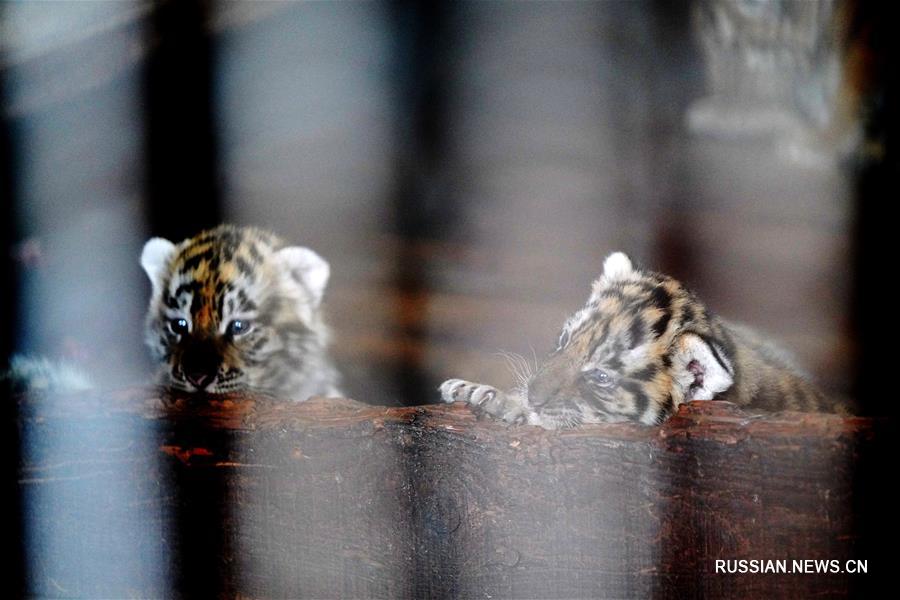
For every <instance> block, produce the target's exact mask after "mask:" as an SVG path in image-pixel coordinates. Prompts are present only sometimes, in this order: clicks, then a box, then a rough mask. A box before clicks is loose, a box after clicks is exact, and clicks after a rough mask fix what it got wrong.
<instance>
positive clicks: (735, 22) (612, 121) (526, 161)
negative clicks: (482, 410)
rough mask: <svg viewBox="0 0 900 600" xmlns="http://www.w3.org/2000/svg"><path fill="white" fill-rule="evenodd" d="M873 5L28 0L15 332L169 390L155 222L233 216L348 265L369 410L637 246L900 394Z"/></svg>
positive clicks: (342, 329) (737, 309)
mask: <svg viewBox="0 0 900 600" xmlns="http://www.w3.org/2000/svg"><path fill="white" fill-rule="evenodd" d="M880 10H884V9H881V8H876V7H875V6H874V3H872V4H870V3H866V2H853V1H850V2H837V1H828V0H823V1H820V2H812V1H810V2H805V1H797V2H791V1H774V0H773V1H771V2H763V1H756V0H694V1H691V2H678V3H671V2H663V1H634V2H624V1H623V2H613V1H609V2H566V3H556V2H554V3H537V2H535V3H519V2H471V3H470V2H459V3H452V4H450V3H447V4H443V5H431V4H428V5H426V4H420V3H417V2H397V3H378V2H366V3H356V2H348V3H329V2H321V3H299V2H216V1H213V0H209V1H181V2H164V1H161V2H92V1H86V2H11V3H4V4H3V5H2V6H0V27H2V28H0V107H2V127H0V153H2V181H0V184H2V187H0V192H2V194H3V202H2V206H3V208H2V211H3V214H2V215H0V216H2V219H0V220H2V223H3V228H4V229H3V234H2V242H3V246H4V252H5V260H4V262H3V265H4V266H3V269H4V271H3V278H4V283H5V286H4V292H3V294H2V295H3V298H2V301H3V311H4V312H3V328H4V331H3V336H2V339H3V343H4V348H3V350H4V352H5V353H6V354H7V355H9V354H10V353H12V352H17V353H29V354H35V355H41V356H48V357H53V358H59V359H65V360H66V361H68V362H70V363H72V364H74V365H76V366H78V367H79V368H80V369H82V370H83V371H84V372H85V373H87V374H88V375H89V377H90V378H91V380H92V381H93V382H94V384H95V385H96V386H97V387H100V388H119V387H123V386H130V385H140V384H143V383H146V382H147V381H148V378H149V376H150V373H151V370H152V365H151V364H150V363H149V359H148V357H147V354H146V352H145V349H144V347H143V341H142V328H143V314H144V310H145V308H146V302H147V299H148V296H149V288H150V286H149V283H148V282H147V281H146V278H145V276H144V274H143V272H142V271H141V270H140V267H139V265H138V256H139V254H140V249H141V247H142V245H143V242H144V241H145V240H146V239H147V238H148V237H150V236H154V235H159V236H164V237H168V238H170V239H172V240H176V241H177V240H180V239H183V238H185V237H187V236H190V235H193V234H194V233H196V232H197V231H199V230H200V229H202V228H204V227H207V226H212V225H215V224H218V223H220V222H233V223H239V224H252V225H257V226H261V227H266V228H271V229H272V230H274V231H276V232H277V233H278V234H280V235H281V236H282V237H283V238H284V239H286V240H288V241H290V242H291V243H295V244H300V245H306V246H309V247H311V248H313V249H315V250H316V251H317V252H319V253H320V254H321V255H322V256H324V257H325V258H326V259H327V260H328V261H329V262H330V263H331V267H332V280H331V283H330V286H329V289H328V292H327V294H326V307H327V310H328V312H329V314H330V315H331V322H332V324H333V328H334V330H335V342H334V347H333V353H334V356H335V357H336V359H337V360H338V362H339V364H340V367H341V369H342V370H343V372H344V374H345V377H346V380H347V389H348V390H349V393H350V395H351V396H353V397H354V398H356V399H358V400H360V401H363V402H369V403H375V404H395V405H396V404H401V405H409V404H421V403H427V402H433V401H436V400H437V392H436V387H437V385H438V384H439V383H440V381H442V380H443V379H445V378H448V377H451V376H456V377H463V378H466V379H471V380H481V381H486V382H491V383H494V384H496V385H498V386H501V387H502V386H505V385H508V384H510V383H511V382H512V375H511V373H510V372H509V370H508V368H507V366H506V364H505V361H504V359H503V358H502V357H501V356H499V355H498V352H499V351H501V350H506V351H512V352H516V353H519V354H523V355H525V356H528V357H532V356H537V357H540V356H542V355H544V354H545V353H547V352H548V351H549V350H550V349H551V347H552V346H553V343H554V341H555V340H556V339H557V336H558V333H559V330H560V328H561V326H562V323H563V321H564V320H565V318H566V317H567V316H568V315H569V314H570V313H572V312H573V311H574V310H576V309H577V308H579V307H580V306H581V305H582V304H583V302H584V301H585V299H586V297H587V294H588V290H589V286H590V283H591V281H592V280H593V279H594V278H595V277H596V276H597V275H598V273H599V271H600V268H601V264H602V259H603V257H604V256H605V255H606V254H608V253H609V252H612V251H614V250H623V251H625V252H627V253H628V254H629V255H630V256H631V257H632V259H634V260H635V261H636V262H638V263H640V264H642V265H644V266H646V267H648V268H652V269H654V270H660V271H664V272H667V273H669V274H672V275H674V276H676V277H678V278H680V279H682V280H683V281H684V282H686V283H687V284H688V285H690V286H691V287H692V288H693V289H695V290H696V291H697V292H698V294H699V295H700V297H701V298H703V299H704V300H705V301H706V302H707V303H708V305H709V306H710V307H711V308H712V309H713V310H714V311H715V312H717V313H719V314H720V315H723V316H726V317H728V318H730V319H732V320H736V321H742V322H745V323H747V324H749V325H752V326H754V327H756V328H757V329H759V330H761V331H763V332H767V333H769V334H770V335H771V336H772V338H773V339H775V340H777V341H778V342H780V343H782V344H783V345H784V346H785V347H787V348H789V349H790V350H791V351H792V352H793V353H794V354H795V355H796V356H797V358H798V362H799V363H800V364H802V365H803V366H804V367H805V368H807V369H808V371H809V372H810V373H812V374H813V376H814V377H815V378H816V379H817V380H818V381H819V382H820V383H821V384H822V385H823V387H824V388H826V389H827V390H828V391H830V392H832V393H838V394H845V395H853V396H854V397H856V398H857V399H858V400H859V401H860V403H861V404H862V405H863V407H864V409H865V410H867V411H868V412H875V413H885V412H889V413H892V412H893V411H894V410H895V409H894V408H893V406H891V405H888V404H887V403H886V402H884V401H886V398H880V397H877V395H876V393H877V390H878V387H877V386H878V385H879V383H880V382H881V381H882V380H881V379H880V378H879V376H880V375H881V374H882V373H884V372H888V371H886V370H885V369H889V368H890V367H889V366H888V365H887V360H888V356H889V354H886V353H885V352H883V351H881V350H880V349H879V342H880V341H881V340H883V339H884V338H885V336H886V334H889V333H892V331H893V328H894V323H895V322H896V319H893V318H892V317H890V316H889V317H888V318H887V319H885V314H892V312H893V309H892V307H891V306H890V305H887V306H886V305H885V302H886V301H887V302H890V301H891V299H892V294H891V293H888V294H887V295H885V294H884V287H883V286H884V279H883V278H884V276H885V273H886V272H887V273H889V272H890V267H889V265H887V264H886V263H885V262H884V261H885V260H886V258H887V254H886V253H885V251H884V249H883V247H882V246H884V245H886V242H887V240H889V239H890V237H889V234H888V233H887V232H886V231H885V228H886V227H887V226H888V225H887V223H888V222H889V221H890V219H889V217H887V210H888V207H889V206H890V204H891V202H892V201H893V200H894V199H895V198H896V194H895V191H896V188H895V187H894V181H895V175H894V174H895V173H896V170H895V169H894V168H893V167H892V165H893V162H892V158H893V155H892V154H891V153H890V146H889V144H888V141H889V140H890V139H892V138H891V136H890V135H889V133H890V132H891V131H892V125H893V122H892V121H890V122H889V113H888V111H887V106H888V105H889V100H890V97H891V95H890V92H892V88H891V87H890V84H891V83H892V81H888V78H887V75H886V73H887V68H886V63H887V42H886V37H887V32H886V29H887V26H886V25H885V22H886V19H885V18H884V15H882V14H879V13H878V12H877V11H880ZM885 311H887V313H886V312H885ZM885 320H887V321H889V322H885ZM889 329H890V330H891V331H890V332H889V331H888V330H889ZM5 410H7V411H8V410H12V409H9V408H6V409H5ZM7 438H8V440H11V441H10V442H9V445H10V446H11V448H10V452H9V453H8V456H9V457H10V458H9V460H10V461H12V462H11V463H10V464H11V465H13V466H11V467H10V468H11V469H12V468H15V465H16V464H17V461H18V458H17V457H18V454H16V453H17V452H20V450H19V449H18V441H16V440H17V438H16V437H15V435H14V432H12V434H11V435H10V436H7ZM24 448H25V449H24V450H21V452H23V453H24V454H25V458H26V459H27V453H28V449H27V445H26V446H24ZM126 537H127V536H126ZM48 543H50V542H48ZM54 551H56V550H53V549H52V548H51V549H50V550H48V552H50V553H51V554H50V556H52V552H54ZM59 552H64V550H59ZM48 560H50V559H48ZM160 577H162V575H160Z"/></svg>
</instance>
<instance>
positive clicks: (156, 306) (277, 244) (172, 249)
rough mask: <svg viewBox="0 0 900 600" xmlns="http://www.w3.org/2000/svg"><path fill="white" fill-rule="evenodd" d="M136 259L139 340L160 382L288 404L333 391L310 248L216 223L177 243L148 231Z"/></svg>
mask: <svg viewBox="0 0 900 600" xmlns="http://www.w3.org/2000/svg"><path fill="white" fill-rule="evenodd" d="M141 265H142V266H143V268H144V270H145V271H146V272H147V276H148V277H149V278H150V282H151V284H152V287H153V291H152V295H151V299H150V306H149V309H148V311H147V320H146V341H147V345H148V346H149V347H150V350H151V352H152V354H153V356H154V357H155V358H156V359H157V360H158V361H159V362H160V363H161V365H162V368H161V378H162V381H163V383H165V384H167V385H169V386H171V387H173V388H176V389H180V390H185V391H189V392H196V391H205V392H209V393H214V394H221V393H229V392H235V391H240V390H257V391H263V392H266V393H270V394H272V395H276V396H278V397H281V398H285V399H291V400H295V401H302V400H306V399H307V398H309V397H310V396H313V395H325V396H340V395H341V392H340V390H339V388H338V380H339V376H338V372H337V370H336V369H335V367H334V366H333V364H332V362H331V360H330V359H329V357H328V353H327V346H328V341H329V331H328V328H327V327H326V325H325V323H324V321H323V319H322V310H321V300H322V294H323V292H324V290H325V285H326V284H327V281H328V276H329V267H328V263H326V262H325V261H324V260H323V259H322V258H321V257H319V256H318V255H317V254H316V253H315V252H313V251H312V250H309V249H307V248H301V247H288V246H285V245H284V243H283V242H282V241H281V240H280V239H278V238H277V237H276V236H275V235H274V234H272V233H269V232H267V231H262V230H259V229H255V228H249V227H248V228H242V227H235V226H231V225H222V226H220V227H217V228H215V229H211V230H209V231H204V232H202V233H200V234H199V235H197V236H195V237H193V238H190V239H187V240H184V241H183V242H181V243H180V244H177V245H175V244H172V243H171V242H169V241H168V240H164V239H161V238H153V239H151V240H150V241H148V242H147V243H146V245H145V246H144V251H143V253H142V255H141Z"/></svg>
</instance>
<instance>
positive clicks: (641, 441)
mask: <svg viewBox="0 0 900 600" xmlns="http://www.w3.org/2000/svg"><path fill="white" fill-rule="evenodd" d="M20 426H21V428H22V436H23V439H24V440H25V448H24V452H23V456H24V464H23V467H22V471H21V478H20V488H21V490H22V494H23V499H24V502H25V506H26V514H25V530H26V534H27V539H26V542H27V550H28V555H27V557H26V558H27V559H28V561H27V564H28V567H29V568H28V573H27V581H28V584H29V591H30V593H32V594H34V595H40V596H47V597H85V596H90V597H99V596H103V597H123V596H127V597H147V596H153V597H159V596H172V595H190V596H193V595H199V596H203V597H207V596H221V597H252V598H256V597H309V598H320V597H344V598H348V597H349V598H363V597H364V598H438V597H439V598H444V597H457V598H476V597H479V598H480V597H490V598H587V597H617V598H624V597H636V598H645V597H648V596H657V597H673V598H675V597H677V598H685V597H758V596H763V595H768V596H776V597H788V596H790V597H812V596H816V597H818V596H824V597H833V596H846V595H849V594H851V593H854V592H863V591H867V590H872V589H874V586H875V585H876V584H877V583H878V581H879V578H881V579H882V580H884V578H885V575H886V573H887V572H888V569H889V568H890V565H889V564H888V563H887V561H886V560H884V559H885V558H887V556H886V555H885V554H883V553H882V552H883V551H882V548H883V547H887V546H886V545H885V546H882V545H881V544H882V543H885V544H886V542H887V541H888V539H889V537H888V536H889V535H892V534H890V533H889V531H890V528H889V527H887V523H891V522H893V517H892V516H890V513H888V508H887V507H888V501H887V500H885V499H884V498H885V497H886V495H885V493H884V492H883V491H882V490H879V489H878V486H879V485H880V484H879V483H878V482H879V480H880V477H881V473H883V472H888V471H886V470H887V469H889V468H890V467H889V466H888V465H889V462H888V461H889V460H891V458H890V457H891V456H892V455H891V454H890V453H889V452H887V450H888V449H889V441H890V440H891V439H892V438H893V434H894V432H895V428H894V426H893V424H892V423H890V422H888V421H884V420H873V419H864V418H842V417H839V416H835V415H810V414H799V413H784V414H776V415H767V416H759V415H752V414H748V413H744V412H741V411H739V410H738V409H736V408H735V407H734V406H732V405H729V404H727V403H719V402H706V403H693V404H691V405H688V406H686V407H682V409H681V411H680V412H679V413H678V414H677V415H676V416H675V417H674V418H672V419H671V420H670V421H669V422H668V423H666V424H665V425H663V426H661V427H644V426H639V425H595V426H586V427H582V428H580V429H575V430H569V431H560V432H548V431H543V430H541V429H538V428H533V427H525V426H521V427H509V426H506V425H504V424H502V423H497V422H493V421H486V420H478V419H476V417H475V416H474V415H473V414H472V413H471V412H470V411H469V410H468V408H467V407H465V406H462V405H452V406H444V405H440V406H421V407H410V408H380V407H373V406H367V405H363V404H360V403H357V402H353V401H350V400H326V399H313V400H311V401H309V402H306V403H302V404H283V403H278V402H275V401H272V400H271V399H266V398H229V399H225V400H222V401H214V402H197V401H193V400H190V399H188V398H176V399H170V402H168V403H163V402H161V401H159V400H157V399H156V398H155V397H153V396H152V395H151V394H148V393H147V392H146V391H145V390H134V391H131V392H129V393H123V394H113V395H106V396H96V395H84V396H77V397H69V398H65V399H52V398H46V397H44V398H31V399H28V400H27V401H23V402H22V403H21V406H20ZM61 440H62V441H61ZM891 443H892V442H891ZM117 532H118V533H117ZM122 532H124V533H122ZM66 549H72V550H71V551H68V550H66ZM741 559H745V560H751V559H752V560H775V559H784V560H786V561H787V568H788V569H794V568H795V565H794V563H793V561H795V560H807V559H823V560H836V561H838V563H839V568H840V569H841V570H842V571H843V570H845V569H846V562H845V561H848V560H863V561H867V567H868V569H869V572H868V574H851V573H847V572H840V573H830V574H798V573H791V572H788V573H776V574H771V573H761V574H752V573H743V574H742V573H735V574H729V573H717V572H716V560H732V561H738V560H741ZM774 564H775V565H776V566H777V563H774ZM803 564H804V565H805V566H808V567H809V568H811V569H813V570H815V569H816V568H821V564H822V563H819V564H818V565H816V563H803ZM752 565H753V563H745V566H746V568H748V569H751V568H753V567H752ZM767 565H768V563H762V564H761V565H758V566H761V567H763V568H765V567H766V566H767ZM733 566H736V567H737V568H740V565H739V564H737V565H733ZM827 567H828V568H833V565H831V564H828V565H827ZM876 569H877V570H878V572H874V571H875V570H876Z"/></svg>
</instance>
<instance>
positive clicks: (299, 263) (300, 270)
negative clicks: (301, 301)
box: [275, 246, 331, 306]
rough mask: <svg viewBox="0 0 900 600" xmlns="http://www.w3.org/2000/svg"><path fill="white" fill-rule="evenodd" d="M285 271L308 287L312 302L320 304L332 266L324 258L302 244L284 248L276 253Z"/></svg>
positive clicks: (316, 304)
mask: <svg viewBox="0 0 900 600" xmlns="http://www.w3.org/2000/svg"><path fill="white" fill-rule="evenodd" d="M275 256H276V257H277V259H278V263H279V265H280V266H281V268H282V269H283V273H284V274H285V275H287V276H289V278H290V279H292V280H293V281H294V282H296V283H300V284H301V285H303V287H304V288H305V289H306V291H307V293H308V295H309V300H310V303H311V304H312V305H313V306H318V305H319V303H320V302H321V301H322V295H323V294H324V293H325V286H326V285H328V278H329V276H330V275H331V267H329V266H328V263H327V262H326V261H325V259H324V258H322V257H321V256H319V255H318V254H316V253H315V252H313V251H312V250H310V249H309V248H304V247H302V246H291V247H289V248H282V249H281V250H279V251H278V252H277V253H276V255H275Z"/></svg>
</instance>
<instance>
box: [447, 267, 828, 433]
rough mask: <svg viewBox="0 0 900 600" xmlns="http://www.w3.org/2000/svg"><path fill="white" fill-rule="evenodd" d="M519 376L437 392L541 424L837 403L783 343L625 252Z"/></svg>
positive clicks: (652, 420) (653, 419)
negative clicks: (699, 405)
mask: <svg viewBox="0 0 900 600" xmlns="http://www.w3.org/2000/svg"><path fill="white" fill-rule="evenodd" d="M520 371H521V370H520ZM529 371H530V370H529ZM519 379H520V381H519V386H518V387H517V388H516V389H513V390H511V391H509V392H502V391H500V390H498V389H496V388H494V387H491V386H489V385H484V384H479V383H471V382H469V381H464V380H462V379H449V380H447V381H445V382H444V383H443V384H442V385H441V387H440V391H441V397H442V399H443V400H444V401H445V402H454V401H457V400H462V401H465V402H468V403H469V404H470V405H471V406H473V407H477V409H478V410H480V411H483V412H485V413H487V414H489V415H491V416H494V417H497V418H499V419H503V420H504V421H507V422H510V423H530V424H532V425H539V426H541V427H544V428H545V429H559V428H565V427H574V426H577V425H579V424H582V423H608V422H623V421H638V422H641V423H645V424H648V425H653V424H658V423H662V422H663V421H665V420H666V419H667V418H668V417H669V416H670V415H672V414H673V413H674V412H675V410H676V409H677V408H678V406H679V405H681V404H683V403H685V402H689V401H691V400H712V399H716V400H728V401H730V402H734V403H735V404H738V405H739V406H743V407H750V408H760V409H765V410H800V411H831V410H840V407H838V406H835V405H834V404H833V403H832V402H830V401H829V400H827V399H826V398H825V396H823V395H822V393H821V392H819V390H818V389H816V387H815V386H814V385H813V384H812V383H810V382H809V381H808V380H807V379H806V378H805V377H804V376H803V375H802V374H801V373H800V372H799V371H798V370H797V368H796V367H794V366H793V364H792V363H791V361H790V359H789V358H788V357H787V356H786V355H785V353H784V352H783V351H782V350H780V349H779V348H777V347H776V346H774V345H772V344H771V343H769V342H767V341H765V340H763V339H762V338H761V337H760V336H759V335H758V334H756V333H754V332H752V331H750V330H748V329H746V328H744V327H741V326H738V325H734V324H732V323H728V322H727V321H724V320H723V319H720V318H719V317H717V316H715V315H712V314H710V312H709V311H708V310H707V308H706V307H705V306H704V305H703V303H702V302H701V301H700V300H699V299H698V298H697V297H696V296H695V295H694V294H693V293H692V292H691V291H690V290H688V289H687V288H686V287H685V286H683V285H682V284H681V283H680V282H678V281H677V280H675V279H673V278H672V277H668V276H666V275H662V274H660V273H653V272H649V271H641V270H638V269H635V268H634V267H633V266H632V264H631V261H630V260H629V259H628V257H627V256H626V255H625V254H623V253H621V252H616V253H614V254H611V255H610V256H608V257H607V258H606V260H605V261H604V263H603V274H602V275H601V276H600V278H599V279H597V281H595V282H594V284H593V289H592V291H591V296H590V298H588V301H587V304H586V305H585V306H584V308H582V309H581V310H579V311H578V312H576V313H575V314H574V315H572V317H571V318H569V320H568V321H567V322H566V324H565V326H564V327H563V331H562V334H561V335H560V336H559V344H558V345H557V348H556V350H555V351H554V352H553V353H552V354H551V355H550V356H549V357H548V358H547V359H546V361H544V363H543V364H542V365H540V366H539V367H537V368H536V369H534V370H533V372H524V373H520V377H519Z"/></svg>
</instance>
